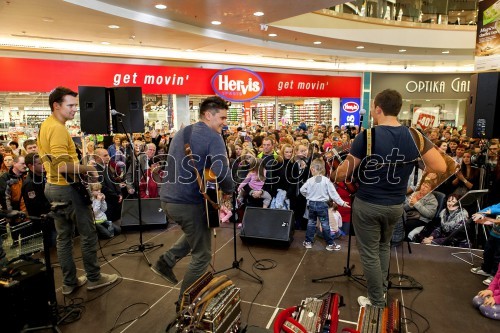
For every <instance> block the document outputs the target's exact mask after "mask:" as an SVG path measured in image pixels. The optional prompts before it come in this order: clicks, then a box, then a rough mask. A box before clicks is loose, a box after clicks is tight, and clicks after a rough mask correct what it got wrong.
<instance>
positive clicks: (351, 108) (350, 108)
mask: <svg viewBox="0 0 500 333" xmlns="http://www.w3.org/2000/svg"><path fill="white" fill-rule="evenodd" d="M342 109H344V111H345V112H349V113H353V112H356V111H358V110H359V104H358V103H356V102H347V103H345V104H344V106H343V107H342Z"/></svg>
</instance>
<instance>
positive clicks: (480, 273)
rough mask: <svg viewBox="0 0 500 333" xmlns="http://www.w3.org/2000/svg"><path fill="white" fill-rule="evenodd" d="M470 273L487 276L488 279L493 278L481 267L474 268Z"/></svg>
mask: <svg viewBox="0 0 500 333" xmlns="http://www.w3.org/2000/svg"><path fill="white" fill-rule="evenodd" d="M470 271H471V273H474V274H478V275H482V276H487V277H490V276H491V275H490V274H488V273H486V272H485V271H483V270H482V269H481V267H473V268H471V269H470Z"/></svg>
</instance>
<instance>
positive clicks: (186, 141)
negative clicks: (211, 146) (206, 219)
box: [184, 125, 220, 210]
mask: <svg viewBox="0 0 500 333" xmlns="http://www.w3.org/2000/svg"><path fill="white" fill-rule="evenodd" d="M192 132H193V125H189V126H186V127H185V128H184V154H185V155H186V156H187V157H188V158H189V161H188V164H190V165H191V167H192V168H193V170H194V173H195V175H196V182H197V183H198V186H199V187H200V193H201V195H202V196H203V198H204V199H205V200H206V201H207V202H208V203H210V205H211V206H212V207H213V208H214V209H215V210H219V209H220V205H219V204H218V203H216V202H215V201H213V200H212V199H210V197H209V196H208V194H207V191H206V188H205V184H204V183H203V180H202V179H201V176H200V172H199V171H198V169H197V168H196V161H195V160H194V157H193V152H192V150H191V145H190V144H189V143H190V142H191V134H192Z"/></svg>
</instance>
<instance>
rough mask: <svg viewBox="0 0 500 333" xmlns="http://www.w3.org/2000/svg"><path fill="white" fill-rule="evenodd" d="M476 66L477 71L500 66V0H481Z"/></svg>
mask: <svg viewBox="0 0 500 333" xmlns="http://www.w3.org/2000/svg"><path fill="white" fill-rule="evenodd" d="M475 68H476V70H477V71H486V70H492V69H496V70H498V69H499V68H500V0H482V1H479V15H478V18H477V37H476V54H475Z"/></svg>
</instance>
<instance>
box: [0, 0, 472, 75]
mask: <svg viewBox="0 0 500 333" xmlns="http://www.w3.org/2000/svg"><path fill="white" fill-rule="evenodd" d="M344 2H345V1H342V0H316V1H312V0H307V1H306V0H253V1H245V0H101V1H98V0H43V1H40V0H1V3H0V50H1V51H0V52H2V54H4V55H8V56H11V55H13V56H16V55H17V54H21V55H19V56H29V53H26V52H42V53H44V54H45V56H46V57H49V56H50V57H56V58H63V59H68V58H69V57H67V56H66V54H78V55H94V54H95V53H96V52H100V53H101V56H102V55H104V56H110V57H121V58H133V59H140V58H144V59H159V60H181V61H189V62H197V63H203V62H208V63H212V64H213V63H222V64H239V65H241V64H243V65H245V64H248V65H250V64H252V63H253V64H255V63H260V64H261V66H266V67H281V68H286V67H290V68H291V67H293V66H288V62H287V61H293V60H297V61H298V62H300V63H299V65H297V66H295V68H303V69H309V70H324V68H325V67H320V66H319V65H318V64H325V63H326V64H328V65H329V66H330V67H327V68H328V69H332V70H335V68H337V69H338V70H342V66H341V65H342V64H361V66H363V64H367V65H380V66H382V65H385V66H387V65H389V66H393V67H396V66H397V70H399V71H402V72H404V71H406V70H407V69H408V71H409V70H410V69H411V66H412V65H419V66H429V67H431V68H432V67H435V66H459V67H460V66H461V67H464V66H471V65H472V64H473V49H474V42H473V38H471V37H470V36H471V35H474V32H473V31H475V26H439V27H438V28H439V29H437V30H429V29H426V28H425V27H429V26H428V25H422V24H418V23H417V24H415V23H406V22H395V21H385V23H384V21H382V20H378V21H379V22H378V23H376V24H373V22H374V21H373V20H372V19H369V18H364V17H359V18H356V17H355V18H354V21H353V20H352V19H349V20H346V14H337V13H332V15H333V16H329V17H328V18H327V19H328V21H329V23H328V24H329V26H324V28H321V27H320V28H318V27H317V26H314V24H315V23H317V22H319V21H320V20H315V19H314V17H316V18H318V19H321V20H324V19H325V15H324V14H322V13H321V12H320V11H323V10H324V9H325V8H329V7H333V6H335V5H337V4H341V3H344ZM389 2H391V1H389ZM160 3H162V4H164V5H166V6H167V8H166V9H157V8H155V5H157V4H160ZM258 11H260V12H263V13H264V15H263V16H255V15H254V13H255V12H258ZM312 12H314V15H317V16H314V17H313V18H312V20H313V21H315V22H311V17H310V16H307V15H312V14H310V13H312ZM304 20H305V21H306V23H304ZM212 21H219V22H221V24H220V25H214V24H212ZM316 21H317V22H316ZM110 26H111V27H110ZM112 26H118V28H116V27H115V28H112ZM345 27H348V29H347V28H346V30H342V29H343V28H345ZM344 31H345V33H344ZM339 32H340V33H339ZM271 33H274V34H277V36H276V37H271V36H269V34H271ZM443 34H444V35H443ZM457 34H458V35H457ZM464 34H465V35H467V36H468V37H467V38H458V40H460V41H461V42H459V43H454V42H451V43H453V44H457V45H450V46H451V47H447V48H448V49H451V52H450V53H449V54H442V53H441V52H442V47H441V45H443V44H446V43H448V44H449V43H450V41H452V40H456V38H450V37H452V35H454V36H462V35H464ZM441 35H443V36H444V37H441V38H442V39H443V42H440V39H439V38H440V37H438V36H441ZM405 36H406V37H405ZM430 36H432V38H430ZM471 41H472V43H471ZM314 42H321V44H315V43H314ZM42 43H47V44H42ZM64 44H65V45H64ZM436 44H437V45H436ZM68 45H69V47H68ZM360 45H362V46H363V47H364V49H361V50H360V49H357V48H356V47H357V46H360ZM403 48H404V49H405V50H406V51H405V52H404V54H402V53H400V52H399V50H401V49H403ZM141 50H142V51H146V52H145V53H144V52H143V53H140V51H141ZM19 51H22V52H19ZM167 51H168V52H167ZM162 52H165V53H162ZM26 54H28V55H26ZM173 54H175V55H173ZM238 57H240V58H238ZM234 59H237V60H234ZM261 59H266V60H268V59H270V60H273V59H274V60H275V61H274V62H270V63H269V64H267V65H266V62H260V60H261ZM134 61H135V60H134ZM365 70H366V69H365ZM431 71H432V70H431Z"/></svg>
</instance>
